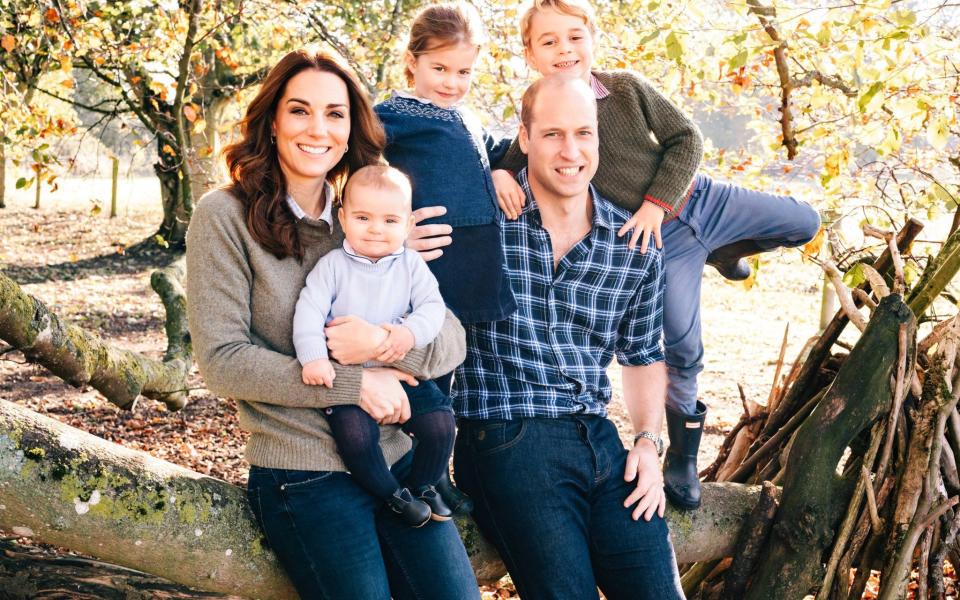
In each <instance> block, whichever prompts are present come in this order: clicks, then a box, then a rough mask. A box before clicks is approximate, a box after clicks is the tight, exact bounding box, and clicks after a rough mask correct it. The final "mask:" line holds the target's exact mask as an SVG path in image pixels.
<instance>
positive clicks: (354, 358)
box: [323, 315, 389, 365]
mask: <svg viewBox="0 0 960 600" xmlns="http://www.w3.org/2000/svg"><path fill="white" fill-rule="evenodd" d="M323 332H324V334H326V336H327V354H329V355H330V358H332V359H333V360H335V361H337V362H338V363H340V364H341V365H362V364H363V363H365V362H367V361H368V360H373V359H375V358H376V357H377V355H379V354H380V351H379V348H380V346H381V345H383V343H384V342H385V341H386V340H387V336H388V335H389V332H387V330H386V329H384V328H382V327H379V326H377V325H371V324H370V323H367V322H366V321H364V320H363V319H361V318H360V317H356V316H354V315H347V316H345V317H337V318H336V319H334V320H332V321H330V322H329V323H327V327H326V328H325V329H324V330H323Z"/></svg>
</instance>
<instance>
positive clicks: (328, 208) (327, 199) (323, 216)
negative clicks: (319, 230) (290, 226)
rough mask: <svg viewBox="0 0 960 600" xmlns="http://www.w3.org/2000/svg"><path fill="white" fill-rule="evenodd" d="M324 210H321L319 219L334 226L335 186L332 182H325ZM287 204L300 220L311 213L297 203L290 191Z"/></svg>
mask: <svg viewBox="0 0 960 600" xmlns="http://www.w3.org/2000/svg"><path fill="white" fill-rule="evenodd" d="M323 200H324V202H323V210H322V211H321V212H320V216H319V217H318V219H319V220H320V221H323V222H324V223H326V224H327V225H330V226H331V227H332V226H333V186H332V185H330V182H328V181H324V182H323ZM287 206H289V207H290V212H292V213H293V216H294V217H296V219H297V220H298V221H299V220H300V219H302V218H304V217H308V216H309V215H308V214H307V213H306V212H305V211H304V210H303V209H302V208H300V205H299V204H297V201H296V200H294V199H293V196H291V195H290V194H289V193H288V194H287Z"/></svg>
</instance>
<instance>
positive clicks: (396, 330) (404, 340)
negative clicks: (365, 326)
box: [377, 323, 417, 363]
mask: <svg viewBox="0 0 960 600" xmlns="http://www.w3.org/2000/svg"><path fill="white" fill-rule="evenodd" d="M380 327H383V328H384V329H386V330H387V331H388V332H390V334H389V335H388V336H387V340H386V341H385V342H383V344H381V345H380V347H379V348H377V351H378V352H379V355H378V356H377V360H379V361H380V362H384V363H393V362H397V361H398V360H403V357H405V356H406V355H407V352H410V349H411V348H413V346H414V344H416V343H417V340H416V338H415V337H413V332H412V331H410V329H409V328H408V327H405V326H403V325H394V324H392V323H384V324H383V325H381V326H380Z"/></svg>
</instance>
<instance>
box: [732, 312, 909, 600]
mask: <svg viewBox="0 0 960 600" xmlns="http://www.w3.org/2000/svg"><path fill="white" fill-rule="evenodd" d="M901 327H904V328H906V339H907V340H908V341H907V346H908V348H907V351H906V352H907V357H912V356H913V354H914V338H915V332H916V319H915V318H914V316H913V313H912V312H910V309H909V308H907V306H906V304H904V303H903V299H902V298H901V297H900V296H897V295H890V296H887V297H886V298H884V299H883V300H882V301H881V302H880V305H879V307H878V308H877V310H876V311H875V312H874V315H873V318H872V319H871V320H870V323H869V325H868V327H867V329H866V330H865V331H864V332H863V336H862V337H861V338H860V340H859V342H858V343H857V345H856V346H855V347H854V348H853V350H852V351H851V353H850V356H849V357H848V358H847V360H846V362H845V363H844V365H843V367H841V369H840V371H839V372H838V373H837V376H836V379H835V380H834V381H833V383H832V384H831V386H830V387H829V388H828V390H827V392H826V394H825V396H824V398H823V400H821V401H820V403H819V405H818V406H817V408H816V409H815V410H814V412H813V413H812V414H811V415H810V417H808V418H807V419H806V421H805V422H804V424H803V425H802V426H801V427H800V429H798V430H797V433H796V437H795V439H794V441H793V445H792V448H791V449H790V456H789V458H788V459H787V464H786V467H785V476H784V478H783V494H782V501H781V505H780V509H779V510H778V512H777V516H776V519H775V521H774V527H773V535H771V536H770V539H769V541H768V543H767V546H766V549H765V550H764V552H763V553H762V555H763V556H765V560H764V561H763V563H762V564H761V565H760V567H759V570H758V572H757V574H756V575H755V577H754V580H753V584H752V585H751V587H750V590H749V593H748V595H747V596H746V597H747V600H761V599H767V598H802V597H803V596H804V595H806V594H807V593H808V592H809V590H811V589H812V588H814V587H815V586H816V585H817V584H819V583H820V582H821V580H822V578H823V553H824V550H826V549H827V548H829V547H830V546H831V543H832V541H833V537H834V532H835V531H836V526H837V524H838V521H839V519H840V517H841V513H842V511H843V509H844V508H845V507H846V506H847V505H848V504H849V500H850V493H851V492H852V491H853V486H852V485H851V482H850V481H849V480H847V479H841V478H839V477H838V476H837V474H836V472H837V465H838V463H839V461H840V459H841V457H842V456H843V453H844V450H845V449H846V448H847V447H848V446H849V444H850V442H851V441H852V440H853V439H854V438H855V437H856V436H857V435H858V434H860V432H862V431H863V430H864V429H865V428H867V427H868V426H869V425H870V423H871V422H872V421H873V420H874V419H876V418H877V417H878V416H880V415H881V414H883V413H884V411H888V410H890V398H891V378H892V377H893V376H894V374H895V373H896V370H897V364H898V359H899V356H898V345H899V343H898V339H899V336H900V329H901ZM906 360H907V362H906V364H907V365H908V367H907V371H906V372H907V373H912V364H913V361H912V360H910V359H909V358H908V359H906ZM854 482H855V481H854Z"/></svg>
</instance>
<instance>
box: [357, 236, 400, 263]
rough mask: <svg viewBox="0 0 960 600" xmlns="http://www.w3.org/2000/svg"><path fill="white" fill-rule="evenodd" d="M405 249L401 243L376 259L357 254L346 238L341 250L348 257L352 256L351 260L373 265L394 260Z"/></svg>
mask: <svg viewBox="0 0 960 600" xmlns="http://www.w3.org/2000/svg"><path fill="white" fill-rule="evenodd" d="M405 250H406V248H404V247H403V246H402V245H401V246H400V247H399V248H397V249H396V250H394V251H393V252H391V253H390V254H388V255H386V256H382V257H380V258H379V259H378V260H373V259H372V258H367V257H366V256H363V255H362V254H358V253H357V251H356V250H354V249H353V246H351V245H350V242H348V241H347V240H346V239H344V240H343V251H344V252H346V253H347V256H349V257H350V258H352V259H353V260H355V261H357V262H360V263H364V264H367V265H374V264H379V263H386V262H390V261H394V260H396V259H397V257H398V256H400V255H402V254H403V253H404V251H405Z"/></svg>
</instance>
